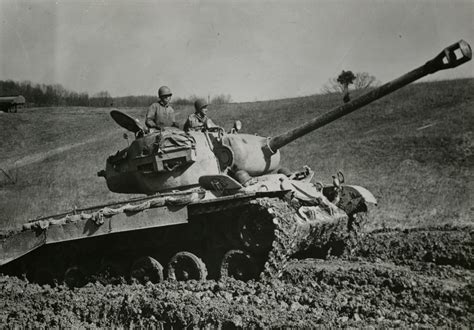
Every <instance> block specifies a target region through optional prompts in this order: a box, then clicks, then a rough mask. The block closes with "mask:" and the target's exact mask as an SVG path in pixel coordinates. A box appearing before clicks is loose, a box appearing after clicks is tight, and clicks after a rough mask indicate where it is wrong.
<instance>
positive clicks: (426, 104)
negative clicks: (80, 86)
mask: <svg viewBox="0 0 474 330" xmlns="http://www.w3.org/2000/svg"><path fill="white" fill-rule="evenodd" d="M473 87H474V79H463V80H456V81H440V82H433V83H423V84H415V85H412V86H409V87H406V88H405V89H402V90H401V91H398V92H396V93H394V94H392V95H390V96H388V97H386V98H384V99H382V100H379V101H377V102H375V103H373V104H371V105H369V106H367V107H366V108H365V109H363V110H360V111H358V112H356V113H353V114H351V115H349V116H347V117H345V118H342V119H340V120H338V121H337V122H335V123H332V124H330V125H328V126H326V127H324V128H322V129H320V130H318V131H316V132H313V133H311V134H309V135H307V136H305V137H303V138H302V139H300V140H299V141H296V142H293V143H291V144H290V145H288V146H286V147H284V148H283V150H282V155H283V164H282V165H284V166H287V167H290V168H293V169H297V168H299V167H301V166H303V165H306V164H307V165H310V166H311V167H312V168H313V169H314V170H316V172H317V177H318V180H322V181H326V182H329V179H330V176H331V174H333V173H334V172H335V171H336V170H338V169H342V170H343V172H344V173H345V175H346V182H347V183H348V184H358V185H362V186H365V187H367V188H368V189H369V190H371V191H372V192H373V193H374V194H375V195H376V197H377V198H378V200H379V206H378V207H377V208H375V209H374V210H372V216H371V221H372V225H373V226H374V227H381V226H415V225H426V224H443V223H452V224H466V223H468V224H472V223H473V210H474V205H473V200H474V199H473V191H474V189H473V188H474V180H473V165H474V156H473V144H474V142H473V139H474V135H473V132H472V129H473V127H474V114H473V111H472V109H474V101H473V96H472V90H473ZM340 102H341V101H340V97H339V96H335V95H324V96H321V95H317V96H311V97H305V98H297V99H284V100H276V101H268V102H254V103H240V104H228V105H221V106H218V107H217V106H216V108H214V109H213V108H212V107H211V110H210V116H211V117H212V118H213V119H215V121H216V122H218V123H220V124H221V125H223V126H224V127H226V128H230V127H231V125H232V122H233V121H234V120H235V119H240V120H241V121H242V122H243V125H244V131H245V132H248V133H258V134H259V135H263V136H272V135H277V134H279V133H282V132H284V131H286V130H288V129H291V128H293V127H295V126H297V125H299V124H301V123H303V122H304V121H306V120H308V119H310V118H312V117H313V116H315V115H317V114H319V113H323V112H325V111H327V110H328V109H330V108H332V107H334V106H336V105H338V104H339V103H340ZM109 110H110V109H88V108H45V109H43V108H41V109H40V108H38V109H24V110H22V111H20V113H17V114H2V115H0V138H1V139H2V144H1V147H0V151H1V152H0V155H1V156H0V168H2V169H4V170H9V171H15V173H17V174H18V175H17V177H18V179H17V182H16V183H15V184H3V185H2V186H0V222H1V224H2V227H3V228H5V227H12V226H15V225H17V224H19V223H23V222H25V221H26V220H27V219H29V218H34V217H38V216H41V215H47V214H52V213H58V212H62V211H65V210H68V209H71V208H72V207H74V206H78V207H86V206H92V205H94V204H97V203H103V202H108V201H112V200H117V199H126V198H127V196H125V195H118V194H113V193H110V192H108V190H107V188H106V186H105V182H104V180H103V178H99V177H97V176H96V173H97V171H98V170H100V169H102V168H103V167H104V164H105V159H106V157H107V156H108V155H110V154H112V153H115V152H116V151H117V150H118V149H121V148H123V147H125V146H126V144H127V143H126V141H125V140H123V138H122V133H123V132H124V130H123V129H121V128H120V127H118V126H117V125H116V124H115V123H114V122H113V120H112V119H111V118H110V116H109V115H108V112H109ZM176 110H177V113H178V116H177V117H178V120H179V121H180V122H181V123H183V122H184V120H185V118H186V116H187V114H189V113H191V112H192V109H191V108H190V107H184V108H177V109H176ZM123 111H125V112H126V113H128V114H130V115H132V116H134V117H137V118H140V119H141V121H142V122H143V118H144V116H145V111H146V110H145V109H140V108H132V109H123ZM0 174H1V173H0ZM1 182H2V180H0V184H1Z"/></svg>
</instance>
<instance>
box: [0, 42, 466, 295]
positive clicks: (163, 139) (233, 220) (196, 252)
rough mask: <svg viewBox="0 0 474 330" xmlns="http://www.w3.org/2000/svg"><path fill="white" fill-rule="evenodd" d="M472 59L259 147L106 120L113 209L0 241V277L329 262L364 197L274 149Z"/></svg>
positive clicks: (167, 273) (439, 65)
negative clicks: (116, 147)
mask: <svg viewBox="0 0 474 330" xmlns="http://www.w3.org/2000/svg"><path fill="white" fill-rule="evenodd" d="M470 59H471V48H470V46H469V44H467V43H466V42H465V41H463V40H461V41H459V42H458V43H455V44H453V45H451V46H449V47H447V48H445V49H444V50H443V51H442V52H441V53H440V54H439V55H438V56H436V57H435V58H433V59H432V60H430V61H428V62H426V63H425V64H424V65H422V66H420V67H418V68H416V69H414V70H412V71H410V72H408V73H406V74H404V75H402V76H401V77H399V78H397V79H395V80H393V81H390V82H388V83H386V84H384V85H382V86H380V87H378V88H376V89H372V90H371V91H369V92H368V93H366V94H364V95H362V96H360V97H359V98H356V99H354V100H352V101H351V102H348V103H345V104H344V105H341V106H339V107H336V108H334V109H332V110H330V111H328V112H326V113H324V114H323V115H321V116H318V117H316V118H314V119H312V120H311V121H309V122H306V123H304V124H302V125H301V126H299V127H296V128H294V129H292V130H290V131H288V132H285V133H283V134H280V135H277V136H274V137H261V136H257V135H250V134H242V133H239V125H238V123H237V124H236V125H234V128H233V129H232V130H230V131H229V132H226V131H225V130H224V129H223V128H221V127H209V128H208V129H206V130H205V131H195V132H194V131H191V132H188V133H185V132H183V131H181V130H179V129H175V128H166V129H163V130H161V131H155V132H153V131H149V130H147V129H146V128H143V127H141V125H140V124H139V122H138V121H137V120H135V119H133V118H132V117H130V116H128V115H126V114H124V113H122V112H120V111H117V110H113V111H112V112H111V116H112V118H113V119H114V120H115V122H116V123H117V124H118V125H120V126H121V127H123V128H125V129H127V130H128V131H130V132H132V133H133V134H134V136H135V139H134V141H133V142H131V143H130V145H129V146H128V147H127V148H125V149H123V150H120V151H118V152H117V153H116V154H114V155H112V156H110V157H108V158H107V161H106V165H105V169H104V170H101V171H100V172H98V175H99V176H101V177H104V178H105V181H106V184H107V186H108V188H109V189H110V190H111V191H113V192H116V193H121V194H143V195H144V196H143V197H140V198H133V199H127V200H125V201H122V202H116V203H110V204H107V205H98V206H95V207H91V208H84V209H76V210H73V211H71V212H66V213H63V214H58V215H53V216H48V217H44V218H41V219H36V220H34V221H30V222H27V223H25V224H24V225H23V226H22V228H21V229H18V230H14V231H11V232H9V233H6V234H5V235H3V237H1V248H0V266H1V267H2V268H1V271H2V272H5V273H12V274H17V275H18V274H26V276H27V277H28V278H29V279H31V280H33V281H37V282H39V283H51V282H54V281H58V282H61V281H64V282H66V283H67V284H68V285H71V286H75V285H81V284H83V283H85V282H87V281H88V280H91V279H94V278H97V277H100V278H109V279H119V280H123V279H126V280H127V279H130V280H136V281H139V282H147V281H151V282H160V281H162V280H164V279H169V280H203V279H206V278H222V277H234V278H237V279H241V280H248V279H252V278H258V277H260V278H277V277H279V276H280V275H281V273H282V270H283V269H284V268H285V266H286V263H287V261H288V260H289V258H291V257H292V256H294V255H296V254H298V253H302V252H304V251H306V250H308V249H311V250H312V251H317V253H318V255H319V256H321V257H326V256H328V255H330V254H332V255H338V254H340V253H342V252H343V251H345V250H347V249H349V250H350V249H351V247H353V245H354V244H356V243H357V234H358V231H359V228H360V226H361V223H362V221H363V218H364V214H365V213H366V212H367V210H368V206H369V205H370V204H376V203H377V201H376V199H375V197H374V196H373V195H372V194H371V193H370V192H369V191H368V190H367V189H365V188H363V187H361V186H359V185H351V184H346V183H345V182H344V175H343V174H342V173H341V172H336V173H335V175H334V176H333V177H332V178H331V179H330V183H328V184H324V183H321V182H320V181H316V180H315V178H314V172H313V171H312V170H311V168H310V167H307V166H305V167H304V168H303V169H302V170H300V171H290V170H288V169H284V168H281V167H280V157H281V156H280V152H279V149H280V148H282V147H284V146H285V145H287V144H288V143H290V142H292V141H294V140H296V139H298V138H299V137H301V136H303V135H305V134H308V133H310V132H312V131H314V130H316V129H318V128H319V127H322V126H324V125H326V124H328V123H330V122H332V121H334V120H336V119H338V118H340V117H342V116H345V115H347V114H349V113H351V112H353V111H355V110H357V109H359V108H361V107H363V106H364V105H366V104H368V103H370V102H372V101H374V100H377V99H379V98H381V97H383V96H384V95H386V94H388V93H391V92H393V91H395V90H397V89H399V88H401V87H403V86H405V85H407V84H409V83H411V82H413V81H415V80H417V79H419V78H421V77H424V76H426V75H428V74H432V73H434V72H436V71H438V70H443V69H447V68H453V67H456V66H458V65H460V64H462V63H464V62H467V61H469V60H470Z"/></svg>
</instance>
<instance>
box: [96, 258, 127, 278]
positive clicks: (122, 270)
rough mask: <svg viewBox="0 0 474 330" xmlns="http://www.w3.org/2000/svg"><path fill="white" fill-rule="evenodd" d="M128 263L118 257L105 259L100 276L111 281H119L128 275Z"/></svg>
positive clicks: (102, 262) (101, 265)
mask: <svg viewBox="0 0 474 330" xmlns="http://www.w3.org/2000/svg"><path fill="white" fill-rule="evenodd" d="M127 268H128V266H127V265H126V262H125V261H124V260H123V259H122V258H120V257H118V256H107V257H104V258H103V259H102V261H101V263H100V268H99V274H100V275H101V276H105V278H109V279H118V278H119V277H121V276H123V275H124V274H126V273H127Z"/></svg>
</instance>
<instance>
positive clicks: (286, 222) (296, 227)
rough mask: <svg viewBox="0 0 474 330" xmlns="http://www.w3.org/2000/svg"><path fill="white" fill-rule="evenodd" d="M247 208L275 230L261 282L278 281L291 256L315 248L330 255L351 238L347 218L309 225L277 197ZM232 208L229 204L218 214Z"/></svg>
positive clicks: (263, 199) (313, 222) (316, 221)
mask: <svg viewBox="0 0 474 330" xmlns="http://www.w3.org/2000/svg"><path fill="white" fill-rule="evenodd" d="M248 204H249V206H253V207H257V208H258V209H259V211H260V217H261V218H268V219H267V221H271V222H272V224H273V226H274V229H273V234H274V237H273V239H272V244H271V248H270V250H269V252H268V257H267V258H266V261H265V263H264V266H263V271H262V273H261V275H260V278H261V279H263V280H268V279H272V278H279V277H281V276H282V274H283V270H284V269H285V267H286V265H287V263H288V261H289V259H290V258H291V257H292V256H293V255H294V254H296V253H298V252H302V251H305V250H307V249H314V248H320V249H323V250H326V251H329V250H330V249H331V247H332V246H333V245H337V244H339V243H341V242H344V241H345V240H347V239H348V238H349V236H350V235H349V233H348V229H347V228H348V217H347V216H339V217H330V216H328V217H326V218H325V219H317V220H315V221H308V220H306V219H304V218H303V217H301V216H300V214H299V213H298V207H297V206H296V205H293V203H291V200H289V199H286V198H279V197H261V198H256V199H252V200H250V201H249V203H248ZM235 207H236V205H235V204H234V203H232V202H230V203H229V204H227V205H226V206H224V207H222V208H220V210H219V211H223V210H225V209H233V208H235ZM212 211H214V212H215V211H217V210H216V209H213V210H212ZM324 212H325V211H324ZM254 221H255V220H254Z"/></svg>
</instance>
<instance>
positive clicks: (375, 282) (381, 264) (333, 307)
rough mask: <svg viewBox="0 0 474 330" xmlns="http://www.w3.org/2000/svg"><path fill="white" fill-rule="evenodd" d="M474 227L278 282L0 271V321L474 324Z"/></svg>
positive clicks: (309, 262)
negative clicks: (116, 280) (64, 278)
mask: <svg viewBox="0 0 474 330" xmlns="http://www.w3.org/2000/svg"><path fill="white" fill-rule="evenodd" d="M473 238H474V230H473V229H472V228H453V227H442V228H419V229H412V230H406V231H400V230H384V231H377V232H372V233H370V234H366V235H365V236H363V237H360V240H359V242H358V244H357V245H356V246H354V247H353V248H352V251H350V252H347V253H345V254H344V255H342V256H338V257H334V256H333V257H330V258H328V259H325V260H322V259H315V258H311V256H306V258H304V259H300V260H296V259H294V260H291V261H290V263H289V264H288V266H287V267H286V269H285V271H284V272H283V274H282V276H281V277H280V278H279V279H278V280H271V281H249V282H241V281H236V280H233V279H228V280H225V281H219V282H217V281H205V282H194V281H189V282H163V283H160V284H151V283H148V284H147V285H139V284H118V285H103V284H101V283H99V282H96V283H89V284H87V285H86V286H85V287H82V288H76V289H69V288H68V287H66V286H64V285H57V286H54V287H50V286H48V285H45V286H40V285H37V284H33V283H28V282H27V281H25V280H22V279H18V278H16V277H8V276H0V324H1V325H3V326H65V327H71V326H74V327H77V326H127V327H128V326H140V325H143V326H149V325H153V326H159V327H161V326H162V327H168V326H179V327H183V326H199V327H202V326H218V327H219V326H226V327H227V326H228V327H288V326H291V327H312V326H318V325H324V326H346V325H349V326H366V325H375V326H389V327H392V326H400V327H404V326H430V327H432V326H456V327H458V326H465V327H469V326H471V325H472V324H473V322H474V306H473V303H474V283H473V273H474V263H473V255H474V253H473V247H474V243H473V242H474V239H473Z"/></svg>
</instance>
